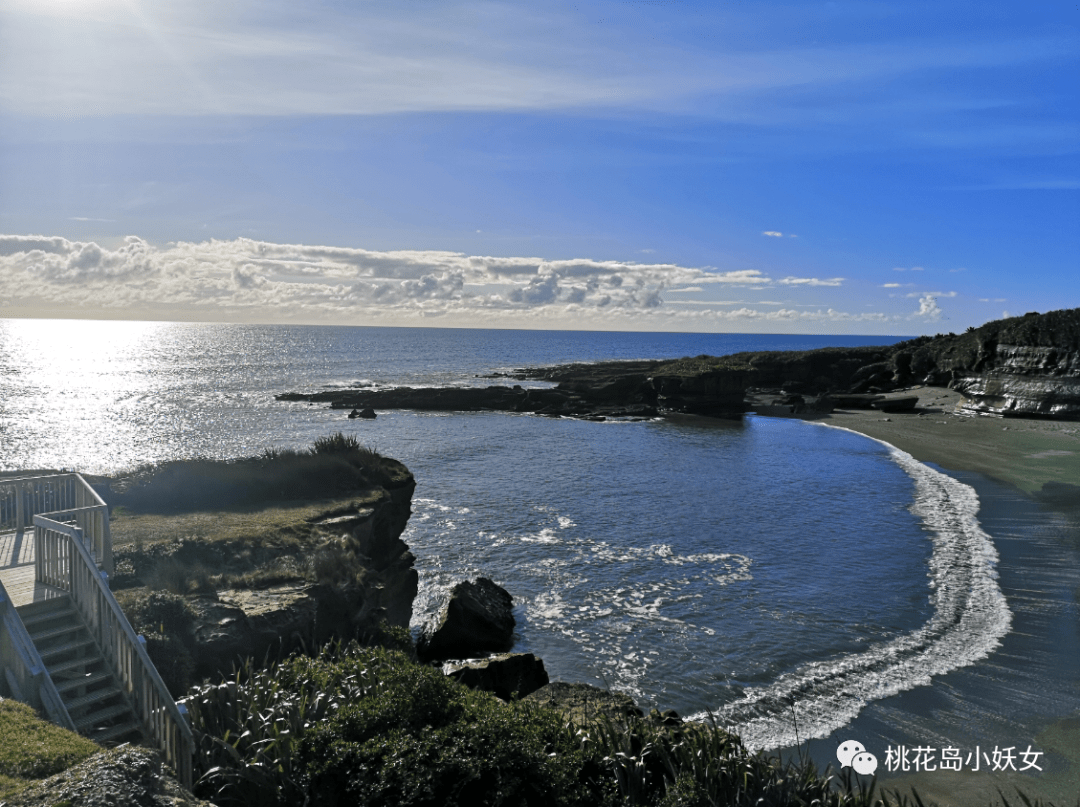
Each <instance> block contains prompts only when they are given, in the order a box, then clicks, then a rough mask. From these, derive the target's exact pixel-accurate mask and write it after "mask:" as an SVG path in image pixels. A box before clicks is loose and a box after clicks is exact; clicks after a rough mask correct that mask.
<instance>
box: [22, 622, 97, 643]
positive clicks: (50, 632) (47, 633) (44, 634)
mask: <svg viewBox="0 0 1080 807" xmlns="http://www.w3.org/2000/svg"><path fill="white" fill-rule="evenodd" d="M76 631H83V632H85V631H86V628H85V627H84V626H83V623H82V622H69V623H68V624H67V625H61V626H60V627H58V628H48V629H46V630H43V631H41V632H40V633H34V632H33V631H30V638H31V639H33V640H34V644H38V643H40V642H45V641H48V640H49V639H55V638H56V637H57V636H63V635H64V634H65V633H75V632H76Z"/></svg>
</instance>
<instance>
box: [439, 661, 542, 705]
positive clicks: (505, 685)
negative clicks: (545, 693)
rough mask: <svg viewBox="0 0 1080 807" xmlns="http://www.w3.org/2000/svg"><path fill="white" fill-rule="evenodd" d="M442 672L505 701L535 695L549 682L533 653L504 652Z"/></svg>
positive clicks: (460, 663) (447, 666)
mask: <svg viewBox="0 0 1080 807" xmlns="http://www.w3.org/2000/svg"><path fill="white" fill-rule="evenodd" d="M443 672H444V673H445V674H446V675H448V676H449V677H451V678H454V679H456V680H457V681H460V682H461V683H462V684H465V686H467V687H469V688H470V689H480V690H483V691H485V692H492V693H494V694H495V695H496V696H498V697H500V698H502V699H503V700H504V701H505V700H510V699H511V697H513V696H514V695H515V694H516V695H517V696H518V697H519V698H524V697H525V696H526V695H528V694H530V693H532V692H535V691H536V690H538V689H540V687H542V686H545V685H546V684H547V683H548V680H549V679H548V674H547V670H545V669H544V662H543V661H542V660H541V659H538V658H537V657H536V656H534V655H533V654H532V653H502V654H500V655H497V656H491V657H490V658H482V659H469V660H468V661H463V662H459V663H448V664H444V665H443Z"/></svg>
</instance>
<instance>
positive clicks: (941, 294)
mask: <svg viewBox="0 0 1080 807" xmlns="http://www.w3.org/2000/svg"><path fill="white" fill-rule="evenodd" d="M927 295H929V296H931V297H955V296H956V292H955V291H913V292H911V293H910V294H908V295H907V296H908V297H925V296H927Z"/></svg>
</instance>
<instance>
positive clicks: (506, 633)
mask: <svg viewBox="0 0 1080 807" xmlns="http://www.w3.org/2000/svg"><path fill="white" fill-rule="evenodd" d="M513 603H514V601H513V598H512V597H511V596H510V594H509V593H508V592H507V591H506V589H504V588H503V587H502V586H500V585H498V584H496V583H495V582H493V581H491V580H489V579H488V578H486V577H478V578H477V579H476V581H475V582H469V581H464V582H461V583H458V584H457V585H456V586H454V588H453V589H451V591H450V597H449V599H448V600H447V602H446V604H445V605H444V606H443V607H442V609H441V610H440V612H439V615H438V617H437V618H436V619H435V620H434V622H433V623H432V624H430V625H428V626H427V627H426V628H425V629H424V631H423V633H422V634H421V636H420V640H419V641H418V642H417V644H416V652H417V655H418V656H419V657H420V659H421V660H423V661H434V660H443V659H463V658H473V657H475V656H479V655H481V654H484V653H491V652H502V651H505V650H509V649H510V647H511V645H512V644H513V641H514V624H515V622H514V614H513V610H512V609H513Z"/></svg>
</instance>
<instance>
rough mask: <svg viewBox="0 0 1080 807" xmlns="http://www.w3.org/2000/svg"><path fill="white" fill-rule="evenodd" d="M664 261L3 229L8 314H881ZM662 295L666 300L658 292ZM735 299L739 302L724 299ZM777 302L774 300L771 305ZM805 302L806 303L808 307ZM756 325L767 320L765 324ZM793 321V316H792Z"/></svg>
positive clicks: (492, 318)
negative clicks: (738, 292) (784, 296)
mask: <svg viewBox="0 0 1080 807" xmlns="http://www.w3.org/2000/svg"><path fill="white" fill-rule="evenodd" d="M841 282H842V278H832V279H826V280H822V279H819V278H796V277H786V278H783V279H780V280H775V279H773V278H770V277H768V276H767V275H764V274H763V273H762V272H761V271H759V270H756V269H738V270H731V271H724V270H719V269H716V268H712V267H707V268H694V267H686V266H679V265H676V264H669V263H632V262H625V261H604V260H594V259H591V258H574V259H563V260H548V259H544V258H539V257H528V256H518V257H514V256H511V257H505V256H504V257H493V256H483V255H467V254H464V253H459V252H446V251H437V250H397V251H382V252H380V251H374V250H365V249H359V248H349V247H337V246H321V245H303V244H276V243H272V242H268V241H256V240H252V239H248V238H237V239H234V240H229V241H220V240H210V241H203V242H183V241H181V242H175V243H169V244H166V245H164V246H155V245H152V244H150V243H148V242H147V241H144V240H143V239H141V238H138V237H136V236H128V237H127V238H126V239H124V241H123V242H122V243H121V244H120V245H119V246H118V247H117V248H115V249H108V248H106V247H103V246H101V245H100V244H97V243H95V242H93V241H85V242H84V241H72V240H68V239H66V238H62V237H47V236H36V235H35V236H23V235H15V236H0V287H2V288H3V289H4V297H5V300H4V303H5V309H4V310H5V312H6V313H7V314H8V315H22V316H44V315H65V316H91V317H93V316H118V315H122V316H125V317H132V318H159V319H160V318H164V319H198V320H207V321H220V320H225V321H260V322H327V323H331V322H333V323H356V322H379V323H388V324H390V323H393V324H409V323H415V322H417V321H419V320H421V319H428V318H432V317H437V318H442V321H445V322H448V323H451V322H452V323H453V324H458V325H478V324H486V323H499V324H520V325H521V326H522V327H580V326H581V325H582V324H589V325H592V324H594V323H595V324H596V325H600V324H603V325H604V326H606V327H612V328H623V327H625V328H628V329H634V328H640V327H655V328H657V329H661V330H662V329H669V330H672V329H674V330H694V329H705V330H710V329H717V328H721V329H722V328H724V327H727V326H726V325H725V323H728V322H731V321H747V322H762V323H766V322H774V323H779V322H783V321H788V322H792V323H795V324H796V325H797V323H800V322H802V323H821V322H836V323H844V322H852V323H858V322H864V323H871V322H889V321H894V320H896V319H898V316H896V315H886V314H877V313H865V314H857V315H856V314H848V313H845V312H842V311H838V310H836V309H832V308H820V307H814V308H811V306H805V305H802V304H800V303H799V302H798V300H797V299H796V300H794V301H789V302H785V303H781V302H779V301H772V300H763V301H761V302H760V303H758V305H760V306H769V307H770V308H769V309H768V310H757V309H755V308H752V307H750V306H749V305H747V304H746V303H745V302H743V301H738V300H730V299H728V300H708V299H689V300H688V299H684V298H683V295H688V294H694V295H707V294H708V293H709V291H710V290H715V289H717V288H718V287H719V288H723V289H738V288H753V289H764V288H769V287H772V288H781V287H785V288H786V289H787V290H788V291H790V292H792V293H795V290H797V289H800V288H807V287H813V286H825V287H829V286H837V285H839V284H840V283H841ZM667 294H671V295H672V296H673V297H674V299H670V300H669V299H665V295H667ZM732 306H736V307H735V308H732ZM775 307H779V308H775ZM803 309H805V310H803ZM763 327H764V326H763ZM793 327H795V325H793Z"/></svg>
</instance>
